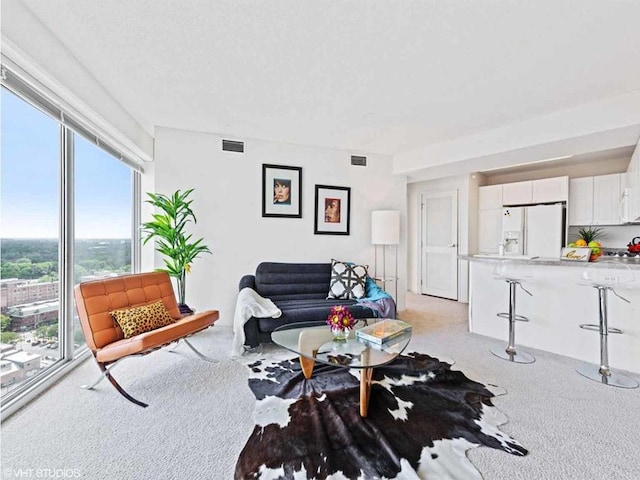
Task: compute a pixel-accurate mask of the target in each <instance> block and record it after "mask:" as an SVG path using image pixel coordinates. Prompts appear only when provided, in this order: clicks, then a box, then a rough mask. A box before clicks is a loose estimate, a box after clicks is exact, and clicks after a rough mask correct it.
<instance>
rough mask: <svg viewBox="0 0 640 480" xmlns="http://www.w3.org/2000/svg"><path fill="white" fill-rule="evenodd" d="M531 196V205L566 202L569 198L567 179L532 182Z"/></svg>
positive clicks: (556, 178)
mask: <svg viewBox="0 0 640 480" xmlns="http://www.w3.org/2000/svg"><path fill="white" fill-rule="evenodd" d="M532 194H533V203H550V202H566V201H567V198H568V197H569V177H555V178H545V179H543V180H534V181H533V192H532Z"/></svg>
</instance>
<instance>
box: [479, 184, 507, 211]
mask: <svg viewBox="0 0 640 480" xmlns="http://www.w3.org/2000/svg"><path fill="white" fill-rule="evenodd" d="M478 207H479V208H480V210H487V209H490V208H502V185H487V186H486V187H480V188H479V189H478Z"/></svg>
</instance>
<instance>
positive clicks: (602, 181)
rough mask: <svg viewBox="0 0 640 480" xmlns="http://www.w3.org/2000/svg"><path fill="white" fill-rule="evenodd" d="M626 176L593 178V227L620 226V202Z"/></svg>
mask: <svg viewBox="0 0 640 480" xmlns="http://www.w3.org/2000/svg"><path fill="white" fill-rule="evenodd" d="M623 180H624V176H623V175H621V174H619V173H614V174H612V175H599V176H597V177H593V225H620V224H621V223H622V219H621V218H620V200H621V199H622V182H623Z"/></svg>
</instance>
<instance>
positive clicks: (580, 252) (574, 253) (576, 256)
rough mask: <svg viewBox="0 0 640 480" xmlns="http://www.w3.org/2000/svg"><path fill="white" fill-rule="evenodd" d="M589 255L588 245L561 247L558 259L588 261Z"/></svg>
mask: <svg viewBox="0 0 640 480" xmlns="http://www.w3.org/2000/svg"><path fill="white" fill-rule="evenodd" d="M590 256H591V249H590V248H589V247H563V248H562V253H561V254H560V260H566V261H569V262H588V261H589V257H590Z"/></svg>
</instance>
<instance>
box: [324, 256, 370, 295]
mask: <svg viewBox="0 0 640 480" xmlns="http://www.w3.org/2000/svg"><path fill="white" fill-rule="evenodd" d="M366 283H367V267H366V266H364V265H349V264H347V263H345V262H339V261H338V260H332V261H331V283H330V284H329V295H328V296H327V298H328V299H329V298H341V299H359V298H364V296H365V292H366V290H365V285H366Z"/></svg>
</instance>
